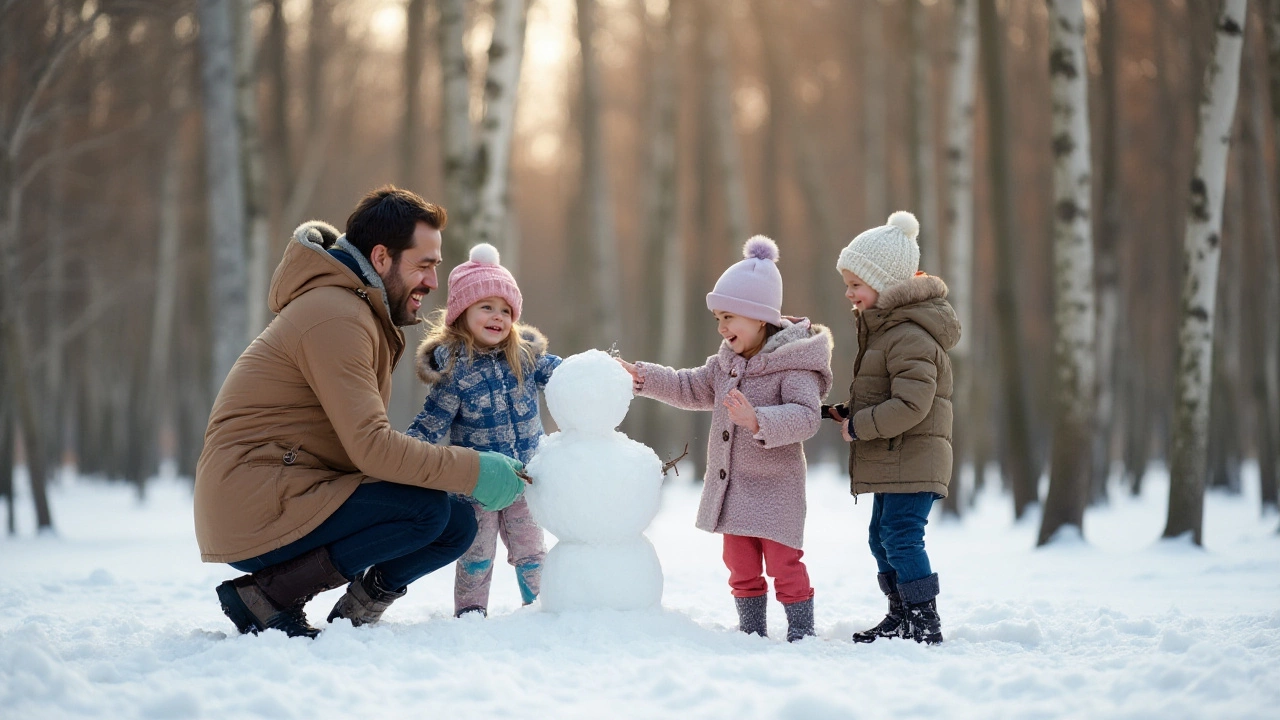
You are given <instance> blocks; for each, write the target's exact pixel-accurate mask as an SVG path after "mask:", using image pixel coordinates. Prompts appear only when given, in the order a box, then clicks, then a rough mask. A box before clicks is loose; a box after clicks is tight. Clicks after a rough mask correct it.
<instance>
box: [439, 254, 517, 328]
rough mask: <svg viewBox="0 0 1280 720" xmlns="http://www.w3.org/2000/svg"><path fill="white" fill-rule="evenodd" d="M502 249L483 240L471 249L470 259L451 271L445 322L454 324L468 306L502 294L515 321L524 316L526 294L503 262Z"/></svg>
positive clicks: (512, 319)
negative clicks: (500, 254) (521, 310)
mask: <svg viewBox="0 0 1280 720" xmlns="http://www.w3.org/2000/svg"><path fill="white" fill-rule="evenodd" d="M499 259H500V257H499V255H498V248H496V247H494V246H492V245H490V244H489V243H480V244H479V245H476V246H475V247H473V248H471V253H470V254H469V255H468V260H467V261H466V262H464V263H462V264H461V265H459V266H457V267H455V268H454V269H453V271H452V272H450V273H449V300H448V302H447V303H446V304H445V315H444V322H445V324H446V325H451V324H452V323H453V321H454V320H457V319H458V317H459V316H461V315H462V314H463V313H464V312H466V311H467V308H469V307H471V306H472V305H474V304H475V303H477V302H479V301H480V300H483V299H485V298H488V297H500V298H502V299H503V300H506V301H507V304H508V305H510V306H511V321H512V322H515V321H517V320H519V319H520V309H521V307H522V306H523V305H524V297H523V296H522V295H521V294H520V286H518V285H516V279H515V277H514V276H513V275H512V274H511V272H510V271H509V270H507V269H506V268H504V267H502V265H500V264H499Z"/></svg>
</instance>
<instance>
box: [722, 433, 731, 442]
mask: <svg viewBox="0 0 1280 720" xmlns="http://www.w3.org/2000/svg"><path fill="white" fill-rule="evenodd" d="M720 437H721V438H723V439H724V441H725V442H728V441H729V431H728V430H725V431H724V432H722V433H720Z"/></svg>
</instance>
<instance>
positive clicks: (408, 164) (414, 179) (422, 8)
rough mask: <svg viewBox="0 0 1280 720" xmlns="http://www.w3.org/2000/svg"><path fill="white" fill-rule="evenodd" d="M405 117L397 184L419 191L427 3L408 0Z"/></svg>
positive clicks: (402, 121)
mask: <svg viewBox="0 0 1280 720" xmlns="http://www.w3.org/2000/svg"><path fill="white" fill-rule="evenodd" d="M404 15H405V17H404V31H405V32H404V115H403V116H401V126H400V182H402V183H404V184H405V187H407V188H409V189H411V190H413V191H415V192H420V188H421V187H422V186H421V182H422V180H421V178H422V171H421V170H420V168H421V166H422V153H420V152H418V148H419V147H420V146H421V143H422V134H423V127H422V115H423V113H422V62H423V50H424V49H425V48H426V39H427V38H426V35H427V29H426V27H427V0H409V4H408V5H406V6H405V9H404Z"/></svg>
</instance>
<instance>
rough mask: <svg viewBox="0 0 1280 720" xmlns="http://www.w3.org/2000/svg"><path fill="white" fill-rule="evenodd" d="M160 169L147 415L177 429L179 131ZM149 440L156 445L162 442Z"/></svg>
mask: <svg viewBox="0 0 1280 720" xmlns="http://www.w3.org/2000/svg"><path fill="white" fill-rule="evenodd" d="M168 134H169V138H168V142H167V143H166V144H165V149H164V161H163V165H162V166H161V169H160V193H159V195H160V198H159V199H160V207H159V215H160V217H159V222H158V223H157V224H158V226H159V227H158V230H159V232H158V235H157V237H156V245H157V248H156V257H157V259H156V273H155V282H156V294H155V297H154V303H153V305H152V308H151V347H150V349H149V352H148V353H147V376H148V381H147V383H146V384H145V388H146V392H147V393H148V395H149V397H148V402H147V415H148V416H149V417H150V418H151V422H152V423H153V425H154V427H156V428H160V429H167V428H172V427H174V423H175V421H176V420H177V417H176V414H175V407H174V402H173V385H174V383H173V379H172V371H171V368H170V364H169V359H170V358H171V357H172V356H173V327H174V322H173V321H174V317H175V315H176V312H177V307H178V280H179V278H180V274H179V273H180V270H179V263H178V258H179V253H180V249H181V248H180V243H181V236H182V217H181V214H182V205H181V198H182V187H181V178H182V144H181V141H180V140H181V133H180V132H179V130H178V128H176V127H174V128H170V129H169V131H168ZM154 435H155V434H154V433H152V436H151V437H150V438H149V439H150V441H151V442H152V443H158V442H159V440H158V438H156V437H155V436H154Z"/></svg>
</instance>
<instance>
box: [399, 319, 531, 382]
mask: <svg viewBox="0 0 1280 720" xmlns="http://www.w3.org/2000/svg"><path fill="white" fill-rule="evenodd" d="M519 330H520V338H521V339H522V340H524V341H525V342H526V343H528V345H529V349H530V350H531V351H532V353H533V356H534V357H535V358H536V357H538V356H540V355H542V354H544V353H546V352H547V336H546V335H543V334H542V331H541V330H539V329H538V328H536V327H534V326H532V325H520V326H519ZM451 353H452V354H460V353H461V350H460V349H459V348H455V347H451V346H449V345H446V344H445V343H443V342H441V341H440V340H438V339H433V338H425V339H423V341H422V343H421V344H419V345H418V352H417V355H416V358H415V364H416V367H417V369H418V379H419V380H421V381H422V382H423V383H424V384H425V385H426V386H427V387H431V386H433V385H435V384H437V383H439V382H440V381H441V380H442V379H443V378H444V376H445V375H446V374H447V373H448V372H449V371H450V370H452V367H451V365H452V363H450V362H449V360H450V358H449V355H450V354H451ZM454 360H456V357H455V358H454ZM437 368H438V369H437Z"/></svg>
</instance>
